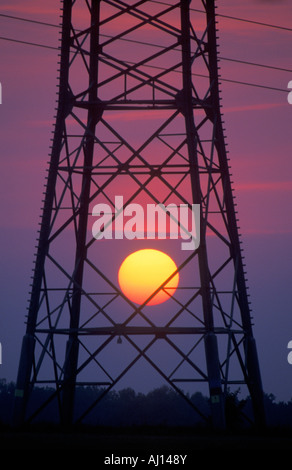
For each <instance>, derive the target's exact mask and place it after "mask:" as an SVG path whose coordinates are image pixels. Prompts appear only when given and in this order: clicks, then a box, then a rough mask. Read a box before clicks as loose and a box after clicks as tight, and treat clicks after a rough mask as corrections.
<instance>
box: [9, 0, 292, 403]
mask: <svg viewBox="0 0 292 470" xmlns="http://www.w3.org/2000/svg"><path fill="white" fill-rule="evenodd" d="M42 3H44V2H38V1H37V0H29V1H27V2H22V1H20V0H10V1H4V0H2V1H1V5H0V13H1V14H6V15H13V16H19V17H23V18H28V19H33V20H38V21H44V22H47V23H53V24H58V23H59V20H60V18H59V1H57V0H51V1H50V2H47V3H46V6H42ZM48 5H49V6H48ZM217 11H218V13H219V14H220V15H228V16H231V17H237V18H244V19H249V20H252V21H255V22H261V23H268V24H274V25H279V26H281V27H283V28H285V27H286V28H290V27H291V19H292V5H291V2H290V1H289V0H286V1H284V0H283V1H280V2H279V1H272V0H270V1H268V0H267V1H263V0H258V1H255V0H253V1H251V0H247V1H243V0H242V1H237V2H234V1H232V0H221V1H220V2H218V10H217ZM218 21H219V23H218V27H219V45H220V47H219V51H220V55H221V56H222V58H230V59H239V60H243V61H248V62H253V63H258V64H264V65H267V66H270V67H279V68H282V69H288V70H289V69H290V70H291V72H287V71H280V70H274V69H271V68H263V67H256V66H248V65H246V64H239V63H235V62H232V61H226V60H222V61H221V64H220V65H221V75H222V79H224V78H225V79H228V80H236V81H240V82H248V83H253V84H258V85H264V86H267V87H271V88H276V89H281V90H286V89H287V84H288V82H289V81H290V80H292V56H291V43H292V30H290V31H288V30H285V29H277V28H271V27H268V26H262V25H258V24H252V23H247V22H241V21H236V20H234V19H233V20H232V19H227V18H223V17H219V18H218ZM0 25H1V36H2V37H7V38H12V39H17V40H22V41H27V42H34V43H40V44H47V45H50V46H53V47H56V46H57V45H58V36H59V33H58V30H57V29H56V28H52V27H40V26H38V25H37V24H32V23H25V22H21V21H17V20H13V19H9V18H7V17H0ZM0 46H1V47H0V82H1V84H2V94H3V98H2V100H3V103H2V105H1V106H0V121H1V122H0V135H1V147H0V158H1V172H0V178H1V183H0V191H1V198H0V205H1V209H0V214H1V219H0V224H1V231H0V237H1V297H0V342H1V343H2V349H3V351H2V353H3V364H2V365H1V366H0V368H1V369H0V377H3V378H6V379H7V380H15V379H16V373H17V366H18V360H19V353H20V344H21V339H22V335H23V333H24V320H25V314H26V306H27V300H28V297H29V296H28V292H29V283H30V276H31V271H32V261H33V254H34V252H35V239H36V236H37V229H38V222H39V217H40V214H41V212H40V208H41V206H42V204H41V200H42V192H43V187H44V182H45V180H44V178H45V171H46V168H47V161H48V159H49V145H50V138H51V137H52V129H53V122H54V115H55V103H56V83H57V51H54V50H52V49H44V48H40V47H34V46H29V45H25V44H19V43H15V42H9V41H6V40H1V42H0ZM221 90H222V104H223V113H224V117H225V124H226V126H225V127H226V136H227V143H228V146H229V147H228V148H229V152H230V154H229V155H230V159H231V167H232V174H233V181H234V189H235V194H236V196H237V203H238V210H239V219H240V223H239V225H240V228H241V233H242V235H243V241H244V251H245V256H246V264H247V273H248V280H249V283H248V284H249V288H250V294H251V302H252V308H253V314H254V322H255V327H254V333H255V337H256V340H257V345H258V351H259V358H260V365H261V371H262V377H263V384H264V389H265V391H266V392H267V393H274V394H275V395H276V397H277V399H279V400H289V399H290V398H291V397H292V366H291V365H289V364H288V362H287V355H288V350H287V344H288V341H289V340H292V307H291V278H292V276H291V273H292V269H291V263H292V249H291V235H292V218H291V202H292V201H291V191H292V176H291V169H292V159H291V148H292V146H291V144H292V142H291V140H292V137H291V136H292V134H291V120H292V106H291V105H289V104H288V101H287V95H288V93H287V92H284V91H277V90H271V89H265V88H260V87H253V86H247V85H243V84H242V85H240V84H235V83H231V82H228V81H224V80H222V83H221Z"/></svg>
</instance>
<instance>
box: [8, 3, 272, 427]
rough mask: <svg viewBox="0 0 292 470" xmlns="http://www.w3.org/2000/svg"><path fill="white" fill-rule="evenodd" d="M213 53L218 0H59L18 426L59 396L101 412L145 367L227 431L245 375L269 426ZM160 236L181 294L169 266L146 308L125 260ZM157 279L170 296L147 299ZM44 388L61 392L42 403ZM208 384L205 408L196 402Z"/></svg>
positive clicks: (86, 411)
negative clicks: (93, 392)
mask: <svg viewBox="0 0 292 470" xmlns="http://www.w3.org/2000/svg"><path fill="white" fill-rule="evenodd" d="M202 9H203V12H202V13H200V12H199V11H198V10H202ZM203 18H204V27H202V19H203ZM149 38H151V41H150V40H149ZM217 61H218V58H217V44H216V21H215V5H214V1H213V0H207V1H201V0H193V1H192V2H190V1H189V0H180V1H175V0H173V1H172V0H171V1H170V2H168V3H167V4H166V3H163V2H152V1H147V0H140V1H135V0H130V1H128V2H123V1H122V0H92V1H91V3H90V2H88V1H87V0H75V1H73V0H63V20H62V40H61V48H60V82H59V99H58V112H57V117H56V125H55V130H54V138H53V146H52V152H51V161H50V167H49V170H48V181H47V186H46V195H45V201H44V207H43V214H42V223H41V228H40V236H39V242H38V249H37V254H36V266H35V270H34V276H33V283H32V292H31V298H30V304H29V311H28V318H27V327H26V333H25V335H24V338H23V344H22V350H21V357H20V363H19V372H18V378H17V387H16V394H15V395H16V396H15V409H14V420H15V423H16V424H17V423H18V424H19V423H23V422H26V421H32V420H34V419H39V418H40V417H42V416H45V415H44V414H43V413H45V412H46V409H48V407H50V406H54V410H55V412H56V416H57V419H58V420H59V421H60V422H63V423H66V424H70V423H72V422H76V421H85V422H86V420H87V419H89V418H90V416H93V418H92V419H93V420H94V416H96V415H95V414H94V413H98V405H99V403H100V402H101V400H102V399H103V397H104V396H105V395H106V394H107V393H109V392H110V390H112V389H113V388H114V387H116V386H119V385H120V384H121V383H124V382H123V381H125V380H127V379H128V377H130V378H131V380H134V378H135V377H136V376H139V374H140V373H141V375H142V376H143V377H144V375H145V373H144V372H142V371H143V367H146V366H150V369H151V370H152V371H153V373H155V375H156V376H159V377H160V378H161V379H162V380H163V381H164V382H166V383H167V384H168V385H170V386H171V387H173V388H174V389H175V390H176V391H177V392H178V393H179V394H180V395H181V396H182V397H183V398H184V400H185V401H186V402H187V403H188V404H189V405H190V407H191V408H192V409H193V410H194V414H196V416H197V415H199V416H200V419H203V420H205V421H207V422H208V421H209V419H210V417H211V418H212V423H213V426H214V427H216V428H224V427H225V400H226V396H227V394H228V393H229V391H230V390H231V389H232V388H233V387H238V386H240V387H243V388H244V389H245V390H246V393H248V394H250V396H251V399H252V403H253V407H254V419H255V421H256V422H257V423H261V424H262V423H263V422H264V409H263V391H262V385H261V378H260V371H259V364H258V358H257V352H256V346H255V340H254V337H253V332H252V323H251V313H250V308H249V302H248V295H247V287H246V279H245V273H244V266H243V257H242V250H241V244H240V238H239V233H238V228H237V219H236V212H235V205H234V197H233V191H232V187H231V181H230V174H229V165H228V158H227V152H226V147H225V139H224V134H223V126H222V118H221V109H220V100H219V77H218V63H217ZM194 205H196V207H198V206H199V208H200V211H199V224H198V220H196V222H197V223H196V227H195V228H196V234H194V230H193V228H194V227H193V226H191V228H190V225H188V223H187V222H186V220H185V219H184V220H183V221H182V220H181V219H180V218H179V212H175V210H176V209H178V208H181V210H183V209H185V208H187V210H188V215H189V216H190V219H191V221H192V220H193V219H192V215H193V207H194ZM153 206H154V208H155V214H156V217H158V223H157V219H155V218H152V219H151V220H150V219H148V218H147V221H146V222H147V227H146V226H145V219H144V218H143V217H140V218H139V217H138V215H139V214H140V215H141V208H142V211H143V210H146V212H147V210H148V208H151V209H153ZM139 211H140V212H139ZM143 215H145V212H143ZM147 215H148V213H147ZM155 220H156V222H155ZM161 221H162V222H164V224H166V225H167V224H168V225H167V227H168V229H167V230H163V224H162V226H161V225H159V224H160V223H161ZM174 222H175V223H174ZM161 227H162V228H161ZM164 228H165V227H164ZM185 232H187V233H188V235H190V233H191V234H192V235H194V238H195V242H196V243H195V245H194V244H193V241H194V240H191V239H190V240H188V241H186V237H185ZM166 234H167V236H166ZM178 235H180V236H179V237H178ZM134 239H135V241H134ZM149 247H152V248H153V247H155V248H156V249H159V250H162V251H165V252H167V253H168V254H170V256H172V258H173V259H174V260H175V261H176V265H177V271H176V272H175V273H172V275H171V276H170V277H173V276H174V275H176V274H177V273H178V274H179V285H178V287H177V288H176V290H175V291H171V289H170V288H169V287H168V282H169V278H167V279H165V280H164V281H163V283H162V284H161V286H159V287H158V288H157V290H155V291H154V292H152V294H151V295H150V297H148V298H145V301H144V302H143V303H142V304H140V305H137V304H136V303H134V302H133V301H132V300H131V299H129V298H128V297H127V296H126V295H125V294H124V293H123V291H122V290H121V288H120V285H119V282H118V270H119V267H120V264H121V262H122V261H123V259H124V258H125V257H126V256H127V255H128V254H129V253H131V252H133V251H135V250H136V249H140V248H149ZM155 269H156V268H155V267H153V270H155ZM158 290H162V291H164V292H165V293H166V294H167V295H168V297H169V298H168V300H167V301H166V302H164V303H163V304H160V305H155V306H150V305H149V303H148V302H149V300H150V299H152V298H154V297H155V294H156V293H157V291H158ZM117 339H118V341H117ZM165 358H167V360H165ZM145 370H147V368H146V369H145ZM44 384H45V385H46V386H48V387H49V389H50V393H49V395H48V396H46V398H44V400H43V402H42V403H35V402H34V400H33V393H34V389H35V388H36V387H37V386H43V385H44ZM87 385H90V386H92V385H94V386H95V387H97V391H98V392H97V396H96V397H95V398H94V399H93V400H92V402H90V403H88V404H86V406H85V407H84V408H83V409H82V410H80V408H79V407H76V406H75V404H76V400H75V391H76V389H77V387H79V386H87ZM138 385H139V384H138ZM205 387H207V393H208V394H209V396H210V413H209V414H208V413H207V414H205V413H203V412H202V410H200V409H198V408H197V407H196V406H195V404H194V403H193V401H192V400H191V399H190V393H191V392H195V391H197V390H199V391H203V392H205V391H206V390H205Z"/></svg>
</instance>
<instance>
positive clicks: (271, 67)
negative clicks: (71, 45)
mask: <svg viewBox="0 0 292 470" xmlns="http://www.w3.org/2000/svg"><path fill="white" fill-rule="evenodd" d="M150 1H152V0H150ZM156 3H161V4H164V5H169V4H167V3H164V2H156ZM192 10H193V11H198V12H200V13H204V12H203V10H195V9H192ZM217 16H224V17H227V18H230V19H234V20H240V21H246V22H253V23H257V24H261V25H263V26H270V27H276V28H280V29H282V27H280V26H276V25H271V24H266V23H260V22H254V21H252V20H244V19H242V18H236V17H229V16H226V15H217ZM0 17H4V18H9V19H13V20H19V21H24V22H28V23H34V24H38V25H41V26H48V27H54V28H58V29H60V28H61V25H56V24H53V23H47V22H44V21H38V20H32V19H28V18H23V17H19V16H14V15H7V14H4V13H0ZM284 29H288V30H290V31H292V29H289V28H284ZM102 36H103V37H106V38H113V36H109V35H104V34H103V35H102ZM0 40H5V41H10V42H15V43H19V44H24V45H28V46H35V47H42V48H45V49H51V50H59V48H58V47H55V46H48V45H46V44H39V43H35V42H29V41H23V40H19V39H14V38H7V37H4V36H0ZM120 40H123V41H126V42H131V43H136V44H142V45H147V46H151V47H158V48H163V46H161V45H159V44H154V43H148V42H144V41H137V40H134V39H127V38H120ZM219 59H220V60H224V61H229V62H235V63H240V64H243V65H249V66H255V67H261V68H267V69H271V70H277V71H282V72H289V73H292V70H291V69H284V68H281V67H275V66H271V65H266V64H259V63H256V62H249V61H244V60H239V59H233V58H228V57H220V56H219ZM147 67H151V68H156V69H160V70H167V69H165V68H162V67H154V66H151V65H148V66H147ZM178 73H181V72H179V71H178ZM193 75H195V76H200V77H207V76H204V75H200V74H193ZM220 80H221V81H226V82H230V83H235V84H238V85H246V86H252V87H257V88H265V89H268V90H273V91H282V92H287V90H286V89H285V90H284V89H281V88H276V87H271V86H266V85H260V84H256V83H249V82H243V81H238V80H232V79H225V78H222V77H221V78H220Z"/></svg>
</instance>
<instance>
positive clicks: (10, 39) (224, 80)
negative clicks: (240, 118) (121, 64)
mask: <svg viewBox="0 0 292 470" xmlns="http://www.w3.org/2000/svg"><path fill="white" fill-rule="evenodd" d="M0 40H5V41H11V42H16V43H20V44H25V45H28V46H37V47H44V48H46V49H53V50H59V48H58V47H54V46H47V45H45V44H37V43H34V42H28V41H21V40H18V39H12V38H6V37H3V36H0ZM228 60H233V59H228ZM128 63H130V62H128ZM252 65H258V64H252ZM144 67H148V68H152V69H158V70H162V71H163V70H165V71H166V70H167V69H166V68H163V67H158V66H154V65H144ZM263 67H265V66H263ZM266 67H269V66H266ZM286 71H288V70H286ZM291 72H292V71H291ZM176 73H182V72H181V71H179V70H178V71H176ZM192 75H193V76H196V77H201V78H208V76H207V75H202V74H196V73H193V74H192ZM219 80H220V81H221V82H229V83H234V84H236V85H245V86H251V87H256V88H264V89H266V90H273V91H281V92H285V93H287V90H286V89H283V88H276V87H271V86H267V85H260V84H257V83H249V82H243V81H238V80H232V79H228V78H223V77H220V79H219Z"/></svg>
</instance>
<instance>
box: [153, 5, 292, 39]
mask: <svg viewBox="0 0 292 470" xmlns="http://www.w3.org/2000/svg"><path fill="white" fill-rule="evenodd" d="M149 1H150V2H152V3H159V4H161V5H167V6H172V5H171V3H167V2H161V1H158V0H149ZM190 10H191V11H195V12H197V13H206V12H205V11H204V10H199V9H196V8H192V7H191V8H190ZM216 16H217V17H221V18H227V19H229V20H234V21H243V22H244V23H251V24H256V25H258V26H264V27H267V28H276V29H281V30H283V31H290V32H291V31H292V28H288V27H286V26H280V25H275V24H271V23H263V22H261V21H254V20H247V19H245V18H238V17H236V16H229V15H223V14H220V13H216Z"/></svg>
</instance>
